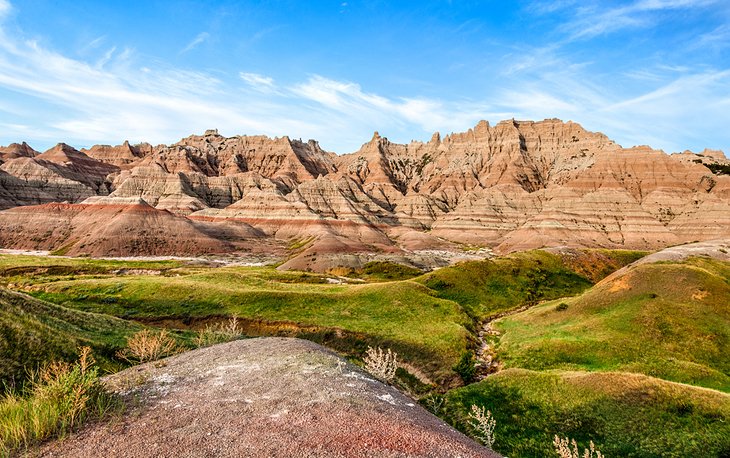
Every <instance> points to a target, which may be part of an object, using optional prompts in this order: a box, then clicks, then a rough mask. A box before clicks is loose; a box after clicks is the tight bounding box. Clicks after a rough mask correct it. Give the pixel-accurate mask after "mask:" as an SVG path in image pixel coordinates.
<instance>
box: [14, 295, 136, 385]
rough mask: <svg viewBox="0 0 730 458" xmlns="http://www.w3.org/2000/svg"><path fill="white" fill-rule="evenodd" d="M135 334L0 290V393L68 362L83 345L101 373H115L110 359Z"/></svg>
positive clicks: (125, 325) (118, 324)
mask: <svg viewBox="0 0 730 458" xmlns="http://www.w3.org/2000/svg"><path fill="white" fill-rule="evenodd" d="M139 329H141V326H139V325H137V324H133V323H129V322H126V321H124V320H120V319H118V318H113V317H110V316H105V315H100V314H95V313H87V312H80V311H76V310H70V309H67V308H65V307H62V306H59V305H56V304H51V303H48V302H43V301H40V300H37V299H34V298H32V297H29V296H26V295H24V294H19V293H14V292H10V291H7V290H4V289H0V391H2V389H3V387H13V386H18V387H19V386H20V385H22V383H23V382H24V381H25V380H26V378H27V376H28V371H30V370H35V369H36V368H37V367H38V366H40V365H42V364H43V363H46V362H49V361H54V360H65V361H71V360H74V359H75V358H76V355H77V352H78V348H79V347H80V346H83V345H88V346H90V347H92V349H93V351H94V354H95V355H96V356H97V359H98V360H99V364H100V367H101V369H102V370H115V369H117V368H118V367H119V365H118V363H116V362H115V361H114V354H115V353H116V351H117V350H119V349H121V348H122V347H123V346H124V345H125V343H126V337H127V336H129V335H131V334H133V333H134V332H136V331H138V330H139Z"/></svg>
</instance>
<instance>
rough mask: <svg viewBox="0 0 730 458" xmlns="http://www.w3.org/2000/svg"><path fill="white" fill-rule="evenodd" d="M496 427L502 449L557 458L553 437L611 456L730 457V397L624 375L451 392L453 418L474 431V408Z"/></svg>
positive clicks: (512, 374) (520, 373) (552, 377)
mask: <svg viewBox="0 0 730 458" xmlns="http://www.w3.org/2000/svg"><path fill="white" fill-rule="evenodd" d="M473 404H476V405H478V406H484V407H486V408H487V409H489V410H490V411H491V412H492V413H493V414H494V417H495V419H496V421H497V426H496V429H495V436H496V442H495V445H494V448H495V450H497V451H499V452H501V453H503V454H505V455H506V456H510V457H545V456H554V452H553V447H552V439H553V436H554V435H556V434H557V435H560V436H562V437H566V436H567V437H571V438H574V439H576V440H577V441H578V442H579V443H580V444H581V446H583V447H585V446H587V445H588V442H589V441H591V440H592V441H593V442H595V443H596V445H597V446H598V448H599V449H600V450H601V452H603V454H604V456H607V457H672V458H685V457H690V456H691V457H694V458H704V457H707V458H711V457H728V456H730V395H728V394H726V393H721V392H718V391H713V390H708V389H705V388H697V387H693V386H689V385H682V384H678V383H673V382H667V381H664V380H660V379H657V378H653V377H648V376H645V375H639V374H627V373H617V372H592V373H589V372H571V371H546V372H538V371H530V370H525V369H507V370H504V371H502V372H500V373H498V374H496V375H493V376H491V377H488V378H487V379H486V380H484V381H482V382H479V383H475V384H472V385H469V386H466V387H464V388H458V389H456V390H452V391H450V392H449V393H448V395H447V398H446V402H445V403H444V406H445V407H444V409H445V416H446V418H447V419H448V420H449V421H450V422H452V423H453V424H455V425H456V426H457V427H459V428H461V429H462V430H464V431H466V432H469V427H468V426H467V417H466V415H467V413H468V412H469V409H470V407H471V405H473Z"/></svg>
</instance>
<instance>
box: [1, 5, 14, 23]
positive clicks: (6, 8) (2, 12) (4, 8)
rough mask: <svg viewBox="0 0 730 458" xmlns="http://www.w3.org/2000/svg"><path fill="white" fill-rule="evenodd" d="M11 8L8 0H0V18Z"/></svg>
mask: <svg viewBox="0 0 730 458" xmlns="http://www.w3.org/2000/svg"><path fill="white" fill-rule="evenodd" d="M11 8H12V7H11V6H10V2H9V1H8V0H0V20H1V19H3V18H4V17H5V16H7V15H8V13H10V10H11Z"/></svg>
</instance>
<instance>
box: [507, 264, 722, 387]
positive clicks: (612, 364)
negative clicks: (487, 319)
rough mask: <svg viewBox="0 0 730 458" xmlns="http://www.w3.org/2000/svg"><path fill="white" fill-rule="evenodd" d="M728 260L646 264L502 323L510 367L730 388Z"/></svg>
mask: <svg viewBox="0 0 730 458" xmlns="http://www.w3.org/2000/svg"><path fill="white" fill-rule="evenodd" d="M729 279H730V265H729V264H728V263H723V262H720V261H715V260H710V259H691V260H688V261H686V262H682V263H666V262H664V263H652V264H641V265H638V266H635V267H633V268H631V269H630V270H629V271H628V272H626V273H625V274H624V275H622V276H620V277H617V278H612V279H610V281H606V282H603V283H601V284H599V285H597V286H596V287H594V288H591V289H590V290H588V291H586V292H585V293H584V294H582V295H580V296H578V297H575V298H572V299H565V300H562V301H561V302H564V303H566V304H567V305H568V307H567V309H565V310H562V311H559V310H557V305H558V304H557V303H556V302H551V303H547V304H543V305H540V306H538V307H535V308H533V309H531V310H529V311H526V312H523V313H520V314H517V315H513V316H511V317H507V318H504V319H502V320H500V321H499V322H498V323H497V328H498V329H500V330H501V331H502V332H503V333H504V336H503V337H502V339H501V340H500V344H499V357H500V359H501V360H502V361H503V362H504V364H505V365H506V366H507V367H522V368H527V369H535V370H545V369H568V370H575V369H580V370H593V371H595V370H618V371H626V372H639V373H643V374H647V375H651V376H655V377H659V378H663V379H666V380H672V381H676V382H683V383H689V384H693V385H698V386H704V387H708V388H714V389H718V390H722V391H725V392H730V356H729V355H728V349H729V348H730V308H729V307H728V298H730V280H729Z"/></svg>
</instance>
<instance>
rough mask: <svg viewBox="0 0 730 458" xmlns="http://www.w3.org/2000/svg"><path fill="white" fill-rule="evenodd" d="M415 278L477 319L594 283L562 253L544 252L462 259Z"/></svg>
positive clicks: (568, 294) (567, 293) (580, 288)
mask: <svg viewBox="0 0 730 458" xmlns="http://www.w3.org/2000/svg"><path fill="white" fill-rule="evenodd" d="M416 281H418V282H420V283H422V284H424V285H425V286H427V287H429V288H431V289H432V290H434V291H435V292H436V295H437V297H440V298H442V299H448V300H452V301H455V302H457V303H459V304H460V305H461V306H462V307H463V309H464V311H465V312H466V313H467V314H468V315H469V316H471V317H473V318H474V319H477V320H482V319H484V318H486V317H488V316H490V315H494V314H496V313H499V312H503V311H505V310H509V309H512V308H515V307H518V306H520V305H521V304H523V303H525V302H527V301H537V300H543V299H555V298H559V297H564V296H573V295H575V294H578V293H580V292H582V291H584V290H585V289H587V288H589V287H590V286H591V285H592V284H591V282H590V281H589V280H588V279H587V278H585V277H582V276H580V275H578V274H577V273H576V272H574V271H572V270H570V269H569V268H568V267H567V266H566V265H565V263H564V262H563V260H562V259H561V258H560V257H559V256H557V255H554V254H551V253H547V252H545V251H528V252H525V253H516V254H513V255H510V256H506V257H502V258H496V259H494V260H489V261H471V262H462V263H459V264H457V265H455V266H451V267H445V268H443V269H438V270H436V271H434V272H431V273H429V274H426V275H424V276H422V277H420V278H418V279H417V280H416Z"/></svg>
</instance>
